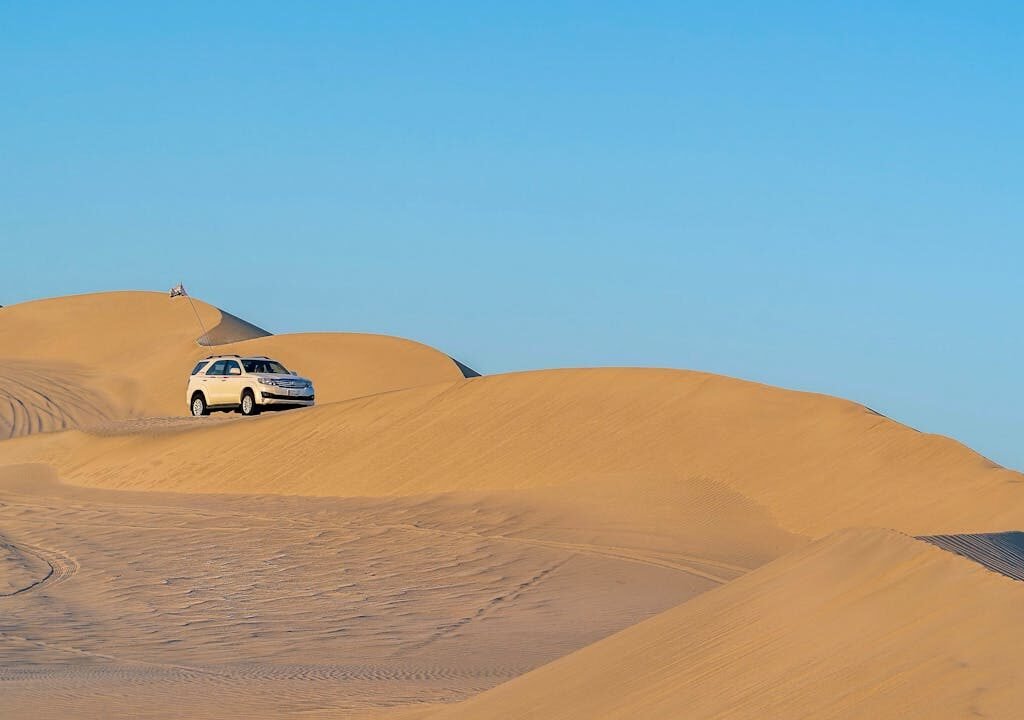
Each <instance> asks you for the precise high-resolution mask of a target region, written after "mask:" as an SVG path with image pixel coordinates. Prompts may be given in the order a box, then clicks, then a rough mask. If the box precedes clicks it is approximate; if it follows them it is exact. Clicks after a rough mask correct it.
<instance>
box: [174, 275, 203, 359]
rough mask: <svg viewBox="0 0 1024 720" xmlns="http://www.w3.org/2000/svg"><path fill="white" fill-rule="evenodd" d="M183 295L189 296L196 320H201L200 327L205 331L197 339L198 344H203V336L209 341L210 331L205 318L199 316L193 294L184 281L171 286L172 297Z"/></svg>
mask: <svg viewBox="0 0 1024 720" xmlns="http://www.w3.org/2000/svg"><path fill="white" fill-rule="evenodd" d="M181 296H185V297H186V298H188V304H189V307H191V308H192V312H193V313H195V316H196V320H197V321H198V322H199V327H200V328H202V331H203V334H202V335H200V336H199V338H198V339H197V340H196V345H202V344H203V342H202V341H203V338H206V341H207V342H209V341H210V339H209V338H208V337H207V335H208V334H209V333H208V332H207V330H206V325H204V324H203V319H202V318H201V317H199V311H198V310H196V305H195V303H194V302H192V296H191V295H189V294H188V291H187V290H185V284H184V283H178V285H177V286H176V287H172V288H171V297H172V298H174V297H181Z"/></svg>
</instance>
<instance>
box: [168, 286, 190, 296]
mask: <svg viewBox="0 0 1024 720" xmlns="http://www.w3.org/2000/svg"><path fill="white" fill-rule="evenodd" d="M187 296H188V293H187V292H185V286H184V285H182V284H181V283H178V284H177V285H175V286H174V287H172V288H171V297H172V298H173V297H187Z"/></svg>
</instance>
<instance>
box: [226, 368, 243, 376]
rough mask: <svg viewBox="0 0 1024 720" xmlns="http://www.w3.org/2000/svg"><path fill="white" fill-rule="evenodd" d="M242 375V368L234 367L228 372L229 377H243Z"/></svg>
mask: <svg viewBox="0 0 1024 720" xmlns="http://www.w3.org/2000/svg"><path fill="white" fill-rule="evenodd" d="M241 374H242V371H241V369H240V368H236V367H233V368H231V369H230V370H228V375H241Z"/></svg>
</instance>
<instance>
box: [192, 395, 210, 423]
mask: <svg viewBox="0 0 1024 720" xmlns="http://www.w3.org/2000/svg"><path fill="white" fill-rule="evenodd" d="M189 409H190V410H191V411H192V415H193V417H201V416H203V415H209V414H210V408H208V407H207V406H206V398H204V397H203V394H202V393H196V394H195V395H193V396H192V404H191V405H190V406H189Z"/></svg>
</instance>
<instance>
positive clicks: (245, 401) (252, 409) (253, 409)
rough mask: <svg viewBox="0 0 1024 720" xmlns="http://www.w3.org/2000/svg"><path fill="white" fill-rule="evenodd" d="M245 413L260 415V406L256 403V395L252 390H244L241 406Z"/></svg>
mask: <svg viewBox="0 0 1024 720" xmlns="http://www.w3.org/2000/svg"><path fill="white" fill-rule="evenodd" d="M239 409H240V410H241V411H242V414H243V415H259V414H260V406H259V405H257V404H256V396H254V395H253V394H252V390H248V389H247V390H243V391H242V404H241V405H240V406H239Z"/></svg>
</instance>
